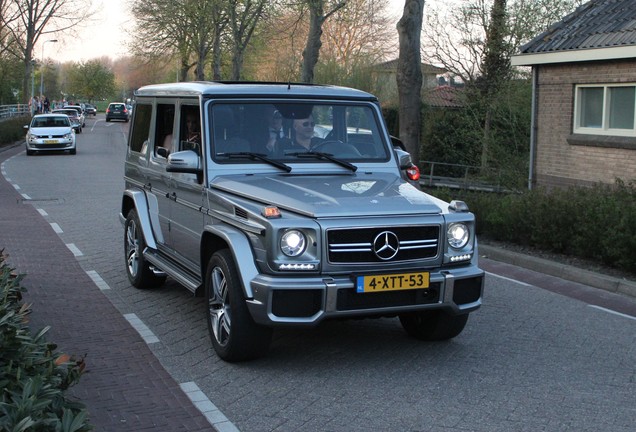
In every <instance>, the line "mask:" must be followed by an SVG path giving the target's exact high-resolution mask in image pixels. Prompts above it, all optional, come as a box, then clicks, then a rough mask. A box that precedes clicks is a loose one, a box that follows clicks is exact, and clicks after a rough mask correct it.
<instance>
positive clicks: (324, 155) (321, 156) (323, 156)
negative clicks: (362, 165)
mask: <svg viewBox="0 0 636 432" xmlns="http://www.w3.org/2000/svg"><path fill="white" fill-rule="evenodd" d="M288 155H289V156H296V157H298V158H314V159H325V160H328V161H331V162H333V163H335V164H337V165H340V166H341V167H345V168H347V169H350V170H351V171H353V172H356V171H357V170H358V167H357V166H355V165H354V164H352V163H349V162H347V161H346V160H342V159H338V158H336V157H333V155H332V154H331V153H322V152H315V151H308V152H297V153H288Z"/></svg>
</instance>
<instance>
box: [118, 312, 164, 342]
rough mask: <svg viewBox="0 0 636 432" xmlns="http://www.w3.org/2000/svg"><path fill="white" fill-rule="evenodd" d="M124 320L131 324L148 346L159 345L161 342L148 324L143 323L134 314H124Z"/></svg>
mask: <svg viewBox="0 0 636 432" xmlns="http://www.w3.org/2000/svg"><path fill="white" fill-rule="evenodd" d="M124 318H126V320H127V321H128V322H129V323H130V325H131V326H132V327H133V328H134V329H135V330H137V333H139V335H140V336H141V337H142V338H143V340H144V341H145V342H146V343H147V344H152V343H157V342H159V338H158V337H157V336H155V334H154V333H153V332H152V331H151V330H150V329H149V328H148V326H147V325H146V324H144V323H143V321H142V320H140V319H139V317H138V316H137V315H136V314H134V313H130V314H124Z"/></svg>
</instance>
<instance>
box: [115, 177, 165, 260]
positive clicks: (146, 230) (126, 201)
mask: <svg viewBox="0 0 636 432" xmlns="http://www.w3.org/2000/svg"><path fill="white" fill-rule="evenodd" d="M152 198H153V199H151V200H148V196H147V195H146V194H145V193H144V192H142V191H136V190H130V189H127V190H126V191H124V197H123V198H122V203H121V213H120V215H119V218H120V220H121V221H122V223H124V222H125V221H126V217H127V215H128V212H129V211H130V210H131V209H133V208H134V209H135V210H136V211H137V216H138V217H139V224H140V225H141V231H142V233H143V235H144V240H145V242H146V245H147V246H148V247H149V248H151V249H157V243H156V241H155V237H154V235H153V232H152V224H151V222H150V214H151V213H154V214H157V207H158V205H157V202H156V199H154V197H152ZM152 206H154V207H155V211H154V212H152V210H151V208H152Z"/></svg>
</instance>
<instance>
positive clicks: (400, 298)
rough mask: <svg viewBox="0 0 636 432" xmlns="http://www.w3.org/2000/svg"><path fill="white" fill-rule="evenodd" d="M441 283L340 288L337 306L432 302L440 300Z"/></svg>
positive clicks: (356, 307) (346, 309)
mask: <svg viewBox="0 0 636 432" xmlns="http://www.w3.org/2000/svg"><path fill="white" fill-rule="evenodd" d="M439 291H440V284H439V283H432V284H431V286H430V287H429V288H427V289H417V290H402V291H387V292H379V293H358V292H356V290H355V288H347V289H341V290H338V301H337V306H336V307H337V308H338V310H341V311H349V310H360V309H377V308H385V307H397V306H414V305H422V304H432V303H437V302H438V301H439Z"/></svg>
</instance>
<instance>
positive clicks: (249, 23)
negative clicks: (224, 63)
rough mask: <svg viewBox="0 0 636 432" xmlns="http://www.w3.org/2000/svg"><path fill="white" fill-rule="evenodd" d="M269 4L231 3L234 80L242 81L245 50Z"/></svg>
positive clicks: (255, 1)
mask: <svg viewBox="0 0 636 432" xmlns="http://www.w3.org/2000/svg"><path fill="white" fill-rule="evenodd" d="M269 3H270V1H269V0H230V1H229V4H228V15H229V18H230V28H231V29H232V80H240V79H241V69H242V67H243V60H244V55H245V50H246V49H247V46H248V44H249V43H250V40H251V39H252V35H253V34H254V30H255V29H256V26H257V25H258V24H259V23H260V21H261V19H262V18H263V16H264V14H265V7H266V6H267V5H268V4H269Z"/></svg>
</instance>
